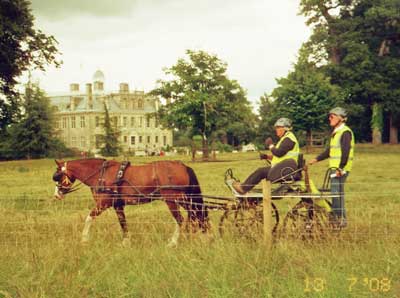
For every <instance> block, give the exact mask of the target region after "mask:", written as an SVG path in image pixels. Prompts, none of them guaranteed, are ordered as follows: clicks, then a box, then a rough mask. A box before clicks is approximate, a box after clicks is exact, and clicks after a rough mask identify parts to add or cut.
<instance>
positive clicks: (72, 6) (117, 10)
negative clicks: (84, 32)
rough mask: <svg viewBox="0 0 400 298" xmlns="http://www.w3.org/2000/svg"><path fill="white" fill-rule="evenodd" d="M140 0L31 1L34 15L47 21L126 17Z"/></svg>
mask: <svg viewBox="0 0 400 298" xmlns="http://www.w3.org/2000/svg"><path fill="white" fill-rule="evenodd" d="M139 1H140V0H116V1H112V0H95V1H93V0H31V2H32V9H33V12H34V14H35V15H39V16H42V17H45V18H48V19H53V20H54V19H58V18H69V17H75V16H79V15H93V16H102V17H107V16H128V15H129V14H130V12H131V11H132V9H133V8H134V6H135V5H136V4H137V3H138V2H139Z"/></svg>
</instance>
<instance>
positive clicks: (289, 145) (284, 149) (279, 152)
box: [271, 138, 295, 157]
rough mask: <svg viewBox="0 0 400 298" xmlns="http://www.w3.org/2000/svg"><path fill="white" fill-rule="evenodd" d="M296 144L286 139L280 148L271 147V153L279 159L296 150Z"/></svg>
mask: <svg viewBox="0 0 400 298" xmlns="http://www.w3.org/2000/svg"><path fill="white" fill-rule="evenodd" d="M294 145H295V143H294V142H293V141H292V140H291V139H289V138H285V139H284V140H283V141H282V143H281V144H280V145H279V147H275V146H274V147H271V152H272V154H273V155H275V156H277V157H282V156H284V155H285V154H286V153H288V152H289V151H290V150H292V149H293V148H294Z"/></svg>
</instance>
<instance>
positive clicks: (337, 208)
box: [331, 170, 350, 220]
mask: <svg viewBox="0 0 400 298" xmlns="http://www.w3.org/2000/svg"><path fill="white" fill-rule="evenodd" d="M335 174H336V170H331V175H335ZM349 174H350V173H349V172H347V173H346V174H344V175H343V176H342V177H333V178H331V193H332V194H335V195H337V196H338V197H334V198H332V212H333V214H335V215H336V217H337V218H338V219H343V220H346V209H345V206H344V183H345V182H346V178H347V177H348V176H349Z"/></svg>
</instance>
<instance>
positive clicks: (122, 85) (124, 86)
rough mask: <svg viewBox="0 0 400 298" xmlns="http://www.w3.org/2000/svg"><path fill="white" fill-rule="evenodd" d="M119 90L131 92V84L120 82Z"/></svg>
mask: <svg viewBox="0 0 400 298" xmlns="http://www.w3.org/2000/svg"><path fill="white" fill-rule="evenodd" d="M119 92H120V93H129V85H128V83H120V84H119Z"/></svg>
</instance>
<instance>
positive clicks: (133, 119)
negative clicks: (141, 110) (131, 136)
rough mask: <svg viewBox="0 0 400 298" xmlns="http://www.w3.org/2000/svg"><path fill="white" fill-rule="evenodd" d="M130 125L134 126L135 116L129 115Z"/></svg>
mask: <svg viewBox="0 0 400 298" xmlns="http://www.w3.org/2000/svg"><path fill="white" fill-rule="evenodd" d="M131 127H135V117H131Z"/></svg>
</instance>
